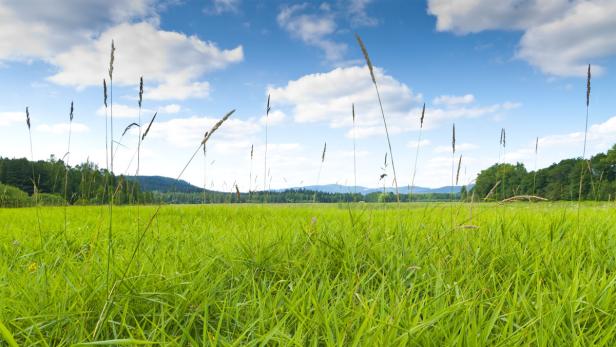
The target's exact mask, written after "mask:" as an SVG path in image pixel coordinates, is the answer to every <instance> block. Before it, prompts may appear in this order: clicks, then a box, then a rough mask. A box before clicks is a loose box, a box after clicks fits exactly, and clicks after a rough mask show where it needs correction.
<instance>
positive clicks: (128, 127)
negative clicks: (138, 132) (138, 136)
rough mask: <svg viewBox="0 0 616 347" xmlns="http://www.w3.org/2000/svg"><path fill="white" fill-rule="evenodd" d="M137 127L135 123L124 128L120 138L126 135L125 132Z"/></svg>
mask: <svg viewBox="0 0 616 347" xmlns="http://www.w3.org/2000/svg"><path fill="white" fill-rule="evenodd" d="M136 126H137V127H138V126H139V124H137V123H130V124H129V125H128V126H127V127H126V128H124V131H123V132H122V136H124V135H126V132H128V131H129V130H130V129H131V128H133V127H136Z"/></svg>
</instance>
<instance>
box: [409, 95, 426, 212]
mask: <svg viewBox="0 0 616 347" xmlns="http://www.w3.org/2000/svg"><path fill="white" fill-rule="evenodd" d="M425 115H426V104H425V103H424V104H423V108H422V109H421V117H420V118H419V135H418V136H417V148H416V149H415V163H414V164H413V174H412V176H411V186H410V187H409V202H412V200H413V189H414V188H415V174H416V173H417V161H418V160H419V147H421V136H422V133H423V124H424V116H425Z"/></svg>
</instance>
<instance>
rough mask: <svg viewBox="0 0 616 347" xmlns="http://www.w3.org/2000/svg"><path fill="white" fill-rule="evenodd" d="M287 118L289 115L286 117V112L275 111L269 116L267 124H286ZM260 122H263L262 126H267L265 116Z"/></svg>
mask: <svg viewBox="0 0 616 347" xmlns="http://www.w3.org/2000/svg"><path fill="white" fill-rule="evenodd" d="M286 118H287V115H285V114H284V112H282V111H280V110H274V111H271V112H270V113H269V116H268V117H267V124H268V125H277V124H280V123H282V122H284V120H285V119H286ZM259 121H260V122H261V124H263V125H265V116H263V117H261V118H260V119H259Z"/></svg>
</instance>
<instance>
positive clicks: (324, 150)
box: [321, 142, 327, 163]
mask: <svg viewBox="0 0 616 347" xmlns="http://www.w3.org/2000/svg"><path fill="white" fill-rule="evenodd" d="M326 152H327V142H325V144H324V145H323V154H321V163H323V162H324V161H325V153H326Z"/></svg>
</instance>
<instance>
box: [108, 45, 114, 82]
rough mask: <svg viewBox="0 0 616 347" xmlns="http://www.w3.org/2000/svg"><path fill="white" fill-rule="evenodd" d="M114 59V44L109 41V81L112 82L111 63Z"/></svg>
mask: <svg viewBox="0 0 616 347" xmlns="http://www.w3.org/2000/svg"><path fill="white" fill-rule="evenodd" d="M114 59H115V44H114V42H113V40H111V55H110V57H109V80H111V81H113V61H114Z"/></svg>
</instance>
